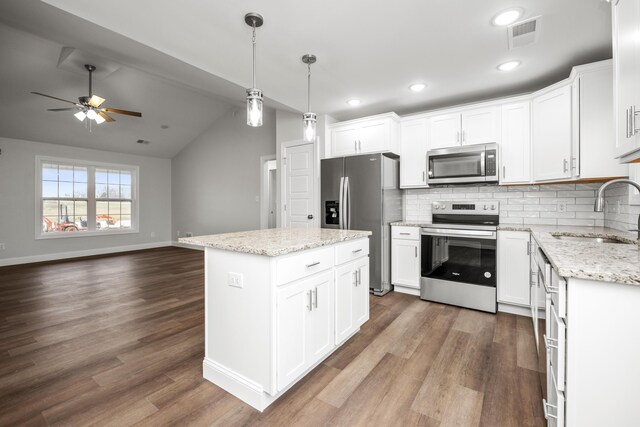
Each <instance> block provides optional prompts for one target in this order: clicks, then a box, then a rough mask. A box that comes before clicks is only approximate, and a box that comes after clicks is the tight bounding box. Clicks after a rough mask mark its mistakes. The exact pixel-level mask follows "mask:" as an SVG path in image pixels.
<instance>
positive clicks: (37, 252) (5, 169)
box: [0, 134, 171, 263]
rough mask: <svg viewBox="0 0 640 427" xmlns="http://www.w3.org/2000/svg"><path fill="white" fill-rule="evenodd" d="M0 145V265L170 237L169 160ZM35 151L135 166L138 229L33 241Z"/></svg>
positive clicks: (1, 142) (3, 141)
mask: <svg viewBox="0 0 640 427" xmlns="http://www.w3.org/2000/svg"><path fill="white" fill-rule="evenodd" d="M90 136H91V135H90V134H87V137H88V138H89V137H90ZM0 149H1V150H2V154H1V155H0V242H2V243H4V244H5V246H6V249H5V250H4V251H2V250H0V263H1V262H2V261H3V260H4V261H5V262H8V259H11V258H21V257H37V256H45V255H51V256H52V257H58V256H60V255H62V254H64V253H68V252H76V251H95V250H102V249H108V248H122V247H125V246H131V245H146V244H154V243H156V244H161V243H162V242H169V241H170V240H171V161H170V160H169V159H160V158H155V157H143V156H135V155H131V154H120V153H114V152H108V151H99V150H92V149H86V148H76V147H69V146H65V145H56V144H45V143H40V142H33V141H25V140H19V139H8V138H0ZM37 155H42V156H51V157H61V158H66V159H78V160H89V161H96V162H106V163H120V164H127V165H137V166H139V168H140V172H139V174H140V176H139V188H140V193H139V209H140V221H139V223H140V226H139V233H133V234H122V235H110V236H96V237H69V238H57V239H36V238H35V229H34V227H35V225H34V224H35V215H36V200H35V188H36V184H35V179H36V170H35V169H36V156H37ZM151 232H155V237H153V238H152V237H151ZM77 255H80V254H77Z"/></svg>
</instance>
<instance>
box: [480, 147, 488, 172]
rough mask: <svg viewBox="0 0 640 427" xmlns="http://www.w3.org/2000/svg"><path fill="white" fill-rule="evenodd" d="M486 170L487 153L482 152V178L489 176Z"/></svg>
mask: <svg viewBox="0 0 640 427" xmlns="http://www.w3.org/2000/svg"><path fill="white" fill-rule="evenodd" d="M486 168H487V152H486V151H482V152H481V153H480V176H482V177H484V176H487V174H486Z"/></svg>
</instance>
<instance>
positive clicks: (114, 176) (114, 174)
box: [109, 170, 120, 184]
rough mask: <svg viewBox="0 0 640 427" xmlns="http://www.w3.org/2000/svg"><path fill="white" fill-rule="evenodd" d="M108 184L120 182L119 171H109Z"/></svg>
mask: <svg viewBox="0 0 640 427" xmlns="http://www.w3.org/2000/svg"><path fill="white" fill-rule="evenodd" d="M109 184H120V171H115V170H110V171H109Z"/></svg>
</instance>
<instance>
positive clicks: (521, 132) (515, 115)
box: [500, 101, 531, 184]
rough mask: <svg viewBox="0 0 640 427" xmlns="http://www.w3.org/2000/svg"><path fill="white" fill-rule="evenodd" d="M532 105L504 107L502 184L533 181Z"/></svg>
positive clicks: (501, 146) (522, 104) (518, 104)
mask: <svg viewBox="0 0 640 427" xmlns="http://www.w3.org/2000/svg"><path fill="white" fill-rule="evenodd" d="M530 117H531V103H530V102H529V101H523V102H517V103H513V104H506V105H503V106H502V143H501V144H500V150H501V154H500V158H501V161H502V171H501V174H500V183H501V184H521V183H527V182H529V181H531V119H530Z"/></svg>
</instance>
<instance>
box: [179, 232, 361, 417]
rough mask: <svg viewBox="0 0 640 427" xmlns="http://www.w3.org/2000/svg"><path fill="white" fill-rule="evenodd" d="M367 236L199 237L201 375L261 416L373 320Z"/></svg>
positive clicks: (189, 240)
mask: <svg viewBox="0 0 640 427" xmlns="http://www.w3.org/2000/svg"><path fill="white" fill-rule="evenodd" d="M369 235H371V232H369V231H356V230H332V229H320V228H316V229H281V228H279V229H267V230H256V231H246V232H239V233H227V234H216V235H208V236H196V237H189V238H183V239H180V242H181V243H185V244H190V245H197V246H203V247H204V249H205V296H204V299H205V357H204V362H203V376H204V378H206V379H207V380H209V381H211V382H213V383H214V384H216V385H218V386H219V387H221V388H223V389H225V390H226V391H228V392H229V393H231V394H233V395H234V396H236V397H238V398H239V399H241V400H243V401H244V402H246V403H248V404H249V405H251V406H253V407H254V408H256V409H258V410H260V411H262V410H264V409H265V408H266V407H267V406H269V405H270V404H271V403H272V402H273V401H275V400H276V399H277V398H278V397H280V396H281V395H282V394H283V393H285V392H286V391H287V390H288V389H289V388H290V387H291V386H293V385H294V384H295V383H296V382H297V381H298V380H300V379H301V378H302V377H304V376H305V375H306V374H307V373H308V372H310V371H311V370H312V369H313V368H315V367H316V366H317V365H318V364H320V363H321V362H322V361H323V360H324V359H326V358H327V357H328V356H329V355H330V354H331V353H333V352H334V351H335V350H336V349H337V348H339V347H340V346H341V345H342V344H343V343H344V342H345V341H346V340H348V339H349V338H350V337H351V336H352V335H354V334H355V333H357V332H358V331H359V330H360V326H361V325H362V324H363V323H364V322H366V321H367V320H368V319H369V256H368V255H369Z"/></svg>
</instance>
